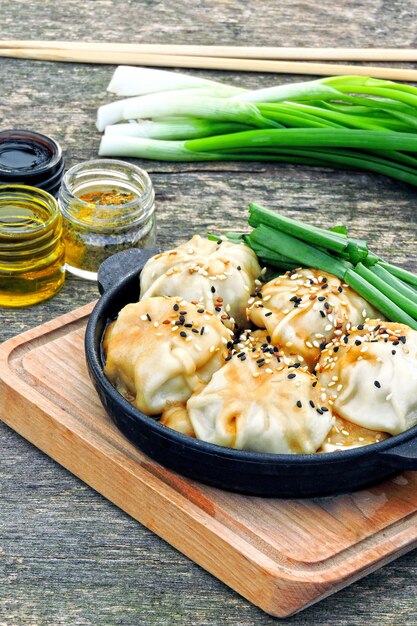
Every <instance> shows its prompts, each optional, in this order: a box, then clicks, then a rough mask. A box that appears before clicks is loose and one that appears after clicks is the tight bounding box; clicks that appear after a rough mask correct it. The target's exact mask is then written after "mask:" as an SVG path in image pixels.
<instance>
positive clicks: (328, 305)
mask: <svg viewBox="0 0 417 626" xmlns="http://www.w3.org/2000/svg"><path fill="white" fill-rule="evenodd" d="M324 308H325V309H326V311H328V310H329V309H330V304H329V303H328V302H325V303H324Z"/></svg>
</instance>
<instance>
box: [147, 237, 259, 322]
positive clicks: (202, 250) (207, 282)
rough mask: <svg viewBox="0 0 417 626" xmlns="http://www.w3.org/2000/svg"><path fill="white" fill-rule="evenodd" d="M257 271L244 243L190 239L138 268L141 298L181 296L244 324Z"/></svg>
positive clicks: (250, 251)
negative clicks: (140, 270)
mask: <svg viewBox="0 0 417 626" xmlns="http://www.w3.org/2000/svg"><path fill="white" fill-rule="evenodd" d="M260 273H261V268H260V266H259V263H258V261H257V258H256V254H255V253H254V252H253V250H251V249H250V248H249V247H248V246H246V245H244V244H235V243H231V242H230V241H222V240H220V239H219V240H218V241H210V240H209V239H205V238H204V237H200V236H199V235H195V236H194V237H193V238H192V239H190V241H187V242H186V243H184V244H182V245H180V246H178V247H177V248H175V249H174V250H169V251H167V252H163V253H161V254H157V255H156V256H154V257H152V258H151V259H149V261H148V262H147V263H146V265H145V267H144V268H143V270H142V273H141V277H140V283H141V297H142V298H149V297H152V296H181V297H182V298H184V299H185V300H187V301H188V302H194V303H196V302H200V303H202V304H204V306H205V307H206V308H207V310H209V311H210V312H212V313H214V312H219V314H220V315H221V317H222V318H223V319H224V320H226V319H227V318H229V317H231V318H233V320H234V321H235V322H236V324H237V325H238V326H240V327H243V326H246V325H247V317H246V307H247V304H248V299H249V296H250V294H251V293H252V292H253V291H254V288H255V280H256V279H257V277H258V276H259V275H260Z"/></svg>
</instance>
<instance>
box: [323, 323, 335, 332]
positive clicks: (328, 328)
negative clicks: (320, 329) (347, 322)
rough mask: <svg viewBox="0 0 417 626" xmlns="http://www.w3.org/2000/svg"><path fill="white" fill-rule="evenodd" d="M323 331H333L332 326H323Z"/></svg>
mask: <svg viewBox="0 0 417 626" xmlns="http://www.w3.org/2000/svg"><path fill="white" fill-rule="evenodd" d="M324 330H325V331H328V330H333V326H332V324H327V326H325V327H324Z"/></svg>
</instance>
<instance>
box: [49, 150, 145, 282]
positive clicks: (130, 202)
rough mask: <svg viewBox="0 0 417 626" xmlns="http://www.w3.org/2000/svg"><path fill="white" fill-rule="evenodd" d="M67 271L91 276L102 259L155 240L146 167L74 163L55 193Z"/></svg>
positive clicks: (107, 161)
mask: <svg viewBox="0 0 417 626" xmlns="http://www.w3.org/2000/svg"><path fill="white" fill-rule="evenodd" d="M58 203H59V208H60V210H61V213H62V216H63V225H64V243H65V261H66V268H67V270H68V271H69V272H71V273H73V274H76V275H77V276H80V277H81V278H86V279H91V280H95V279H96V278H97V270H98V268H99V266H100V264H101V263H102V261H104V260H105V259H107V258H108V257H109V256H111V255H112V254H115V253H116V252H121V251H122V250H126V249H128V248H146V247H150V246H153V245H154V243H155V193H154V189H153V185H152V181H151V179H150V178H149V175H148V174H147V172H145V170H142V169H141V168H139V167H136V166H135V165H132V164H131V163H125V162H124V161H117V160H111V159H95V160H92V161H86V162H84V163H80V164H78V165H75V166H74V167H72V168H71V169H70V170H68V172H67V173H66V174H65V176H64V178H63V180H62V184H61V189H60V191H59V195H58Z"/></svg>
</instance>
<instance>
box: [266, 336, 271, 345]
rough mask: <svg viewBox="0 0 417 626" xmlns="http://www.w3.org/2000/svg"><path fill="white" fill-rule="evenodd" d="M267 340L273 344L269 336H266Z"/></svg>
mask: <svg viewBox="0 0 417 626" xmlns="http://www.w3.org/2000/svg"><path fill="white" fill-rule="evenodd" d="M266 340H267V342H268V343H271V337H270V336H269V335H267V336H266Z"/></svg>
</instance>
